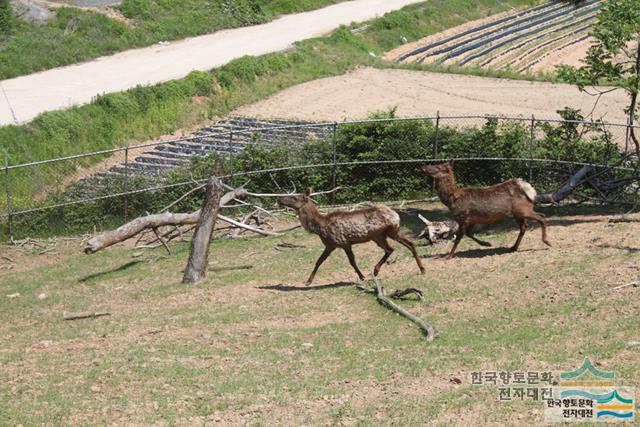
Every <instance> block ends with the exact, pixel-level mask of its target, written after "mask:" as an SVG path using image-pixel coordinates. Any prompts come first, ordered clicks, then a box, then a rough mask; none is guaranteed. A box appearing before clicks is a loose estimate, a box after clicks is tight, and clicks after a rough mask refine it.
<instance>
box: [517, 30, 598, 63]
mask: <svg viewBox="0 0 640 427" xmlns="http://www.w3.org/2000/svg"><path fill="white" fill-rule="evenodd" d="M589 37H591V35H590V34H586V35H584V36H582V37H578V38H577V39H574V40H571V41H570V42H569V43H565V44H563V45H562V46H560V47H558V48H556V49H553V50H552V51H551V52H547V53H546V54H544V55H542V56H541V57H539V58H537V59H536V60H535V61H533V62H531V63H530V64H528V65H527V66H525V67H522V68H520V69H519V70H518V72H522V71H525V70H528V69H529V68H531V67H533V66H534V65H536V64H537V63H539V62H540V61H542V59H543V58H546V57H547V56H549V54H551V53H552V52H555V51H557V50H562V49H565V48H567V47H569V46H571V45H574V44H576V43H580V42H581V41H583V40H586V39H588V38H589Z"/></svg>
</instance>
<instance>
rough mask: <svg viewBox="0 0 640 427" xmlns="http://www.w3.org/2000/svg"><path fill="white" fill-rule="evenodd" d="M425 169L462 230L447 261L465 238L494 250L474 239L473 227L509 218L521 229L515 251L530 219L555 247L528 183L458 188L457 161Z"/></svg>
mask: <svg viewBox="0 0 640 427" xmlns="http://www.w3.org/2000/svg"><path fill="white" fill-rule="evenodd" d="M422 169H423V170H424V171H425V172H426V173H427V174H428V175H430V176H432V177H433V179H434V180H435V183H436V189H437V191H438V197H439V198H440V200H441V201H442V203H444V204H445V205H447V207H448V208H449V210H450V211H451V213H452V214H453V217H454V218H455V220H456V221H457V222H458V225H459V226H460V230H459V232H458V234H457V235H456V240H455V242H454V244H453V248H451V252H449V254H448V255H447V257H446V258H447V259H449V258H451V257H453V253H454V252H455V251H456V248H457V247H458V243H459V242H460V240H461V239H462V236H463V235H465V234H466V235H467V236H468V237H470V238H471V239H473V240H474V241H475V242H476V243H478V244H480V245H482V246H491V243H489V242H484V241H482V240H479V239H477V238H476V237H474V236H473V227H474V226H475V225H477V224H490V223H493V222H496V221H499V220H501V219H502V218H504V217H505V216H507V215H513V217H514V218H515V220H516V221H517V222H518V225H519V226H520V234H518V239H517V240H516V243H515V244H514V245H513V246H512V247H511V250H513V251H517V250H518V246H520V242H521V241H522V237H523V236H524V233H525V231H527V219H532V220H534V221H537V222H539V223H540V226H541V227H542V241H543V242H544V243H546V244H547V245H549V246H551V244H550V243H549V242H548V241H547V221H546V220H545V219H544V217H543V216H542V215H541V214H539V213H537V212H535V211H534V210H533V203H534V200H535V199H536V190H534V188H533V187H532V186H531V184H529V183H528V182H525V181H523V180H522V179H520V178H516V179H511V180H509V181H505V182H503V183H501V184H497V185H493V186H490V187H477V188H471V187H469V188H458V187H456V181H455V178H454V176H453V161H451V162H449V163H440V164H437V165H427V166H424V167H423V168H422Z"/></svg>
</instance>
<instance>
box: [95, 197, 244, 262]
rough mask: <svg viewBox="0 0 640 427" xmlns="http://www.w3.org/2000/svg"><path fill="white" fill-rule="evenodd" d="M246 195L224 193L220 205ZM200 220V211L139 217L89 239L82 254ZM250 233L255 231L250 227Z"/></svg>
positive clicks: (225, 219) (226, 219)
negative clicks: (164, 228) (151, 231)
mask: <svg viewBox="0 0 640 427" xmlns="http://www.w3.org/2000/svg"><path fill="white" fill-rule="evenodd" d="M246 194H247V190H245V189H244V188H237V189H234V190H232V191H230V192H228V193H226V194H225V195H224V196H222V198H221V199H220V205H225V204H227V203H229V202H231V201H232V200H233V199H235V198H238V197H244V196H245V195H246ZM199 219H200V209H198V210H197V211H195V212H191V213H171V212H164V213H159V214H153V215H147V216H141V217H139V218H136V219H134V220H133V221H131V222H128V223H126V224H124V225H122V226H120V227H118V228H116V229H115V230H109V231H105V232H104V233H100V234H98V235H97V236H95V237H93V238H91V239H90V240H89V241H88V242H87V243H86V245H85V247H84V253H86V254H93V253H96V252H98V251H100V250H102V249H105V248H108V247H109V246H112V245H115V244H116V243H120V242H124V241H125V240H127V239H130V238H131V237H133V236H135V235H137V234H138V233H141V232H142V231H144V230H146V229H154V228H158V227H164V226H167V225H175V226H178V225H191V224H196V223H197V222H198V220H199ZM220 219H223V220H224V221H225V222H229V223H232V224H233V225H236V226H238V223H237V221H233V220H232V219H230V218H227V217H222V216H221V218H220ZM251 231H256V232H257V229H255V228H253V227H251Z"/></svg>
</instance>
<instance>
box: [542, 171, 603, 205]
mask: <svg viewBox="0 0 640 427" xmlns="http://www.w3.org/2000/svg"><path fill="white" fill-rule="evenodd" d="M591 171H593V166H583V167H582V168H580V170H579V171H578V172H576V173H575V174H574V175H573V176H572V177H571V178H569V180H568V181H567V182H566V183H565V184H564V185H563V186H562V187H560V188H559V189H557V190H556V191H555V192H553V193H542V194H538V195H537V196H536V200H535V202H536V203H558V202H560V201H561V200H562V199H564V198H565V197H567V196H568V195H569V194H571V192H572V191H573V190H574V189H575V188H576V187H577V186H579V185H581V184H582V183H583V182H585V181H586V180H585V177H586V176H587V174H588V173H589V172H591Z"/></svg>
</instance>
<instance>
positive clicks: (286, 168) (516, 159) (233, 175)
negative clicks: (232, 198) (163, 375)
mask: <svg viewBox="0 0 640 427" xmlns="http://www.w3.org/2000/svg"><path fill="white" fill-rule="evenodd" d="M447 160H454V161H462V162H464V161H512V162H536V163H552V164H562V165H577V166H591V167H594V168H604V167H610V168H611V169H613V170H624V171H633V170H634V169H633V168H629V167H624V166H609V165H602V164H597V163H584V162H573V161H569V160H555V159H537V158H524V157H456V158H452V159H440V158H438V159H433V158H424V159H405V160H360V161H350V162H337V163H333V162H331V163H316V164H312V165H294V166H283V167H278V168H269V169H260V170H253V171H245V172H236V173H231V174H226V175H219V176H217V178H219V179H228V178H236V177H243V176H254V175H261V174H265V173H271V172H284V171H293V170H302V169H315V168H324V167H329V166H336V167H344V166H360V165H377V164H380V165H384V164H387V165H388V164H404V163H435V162H443V161H447ZM208 179H209V178H202V179H191V180H189V181H182V182H178V183H173V184H167V185H159V186H153V187H147V188H141V189H137V190H131V191H126V192H120V193H112V194H106V195H104V196H96V197H90V198H86V199H79V200H73V201H69V202H63V203H58V204H54V205H48V206H43V207H37V208H31V209H24V210H20V211H11V212H6V213H3V214H0V218H8V217H10V216H11V217H15V216H18V215H25V214H28V213H33V212H41V211H45V210H50V209H59V208H63V207H67V206H73V205H78V204H82V203H91V202H97V201H100V200H107V199H112V198H117V197H123V196H128V195H132V194H140V193H145V192H151V191H158V190H165V189H169V188H176V187H182V186H186V185H189V184H192V185H193V184H195V185H201V184H204V183H206V182H207V180H208ZM343 187H344V186H343Z"/></svg>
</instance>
